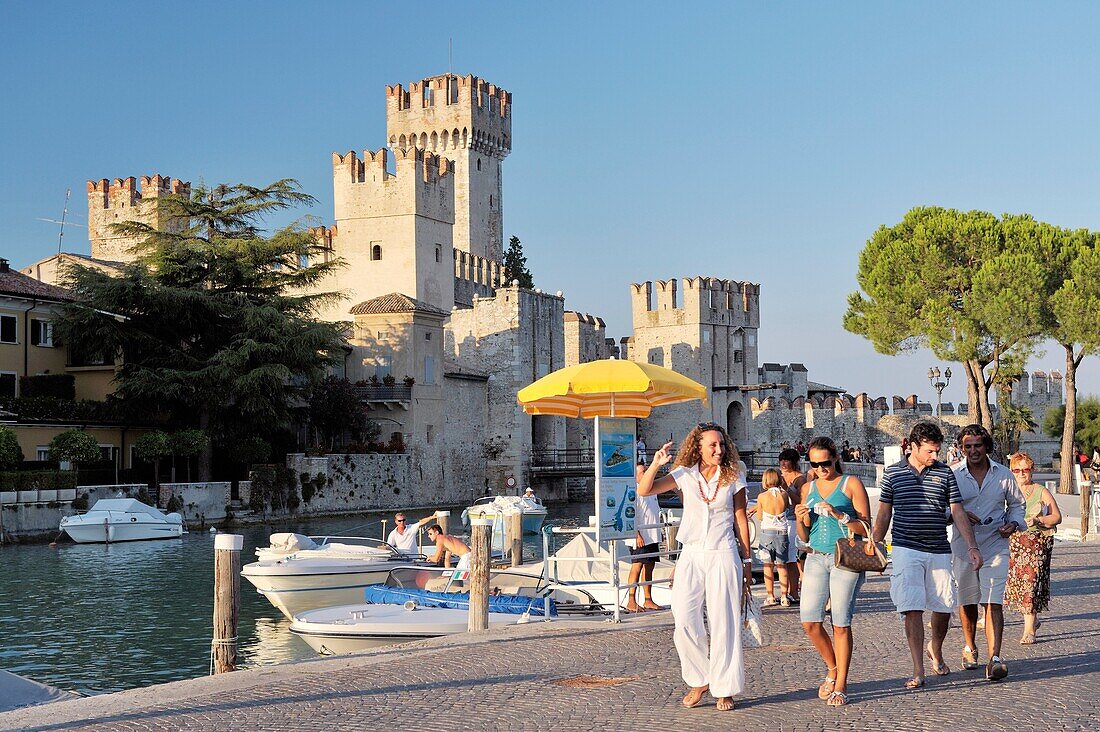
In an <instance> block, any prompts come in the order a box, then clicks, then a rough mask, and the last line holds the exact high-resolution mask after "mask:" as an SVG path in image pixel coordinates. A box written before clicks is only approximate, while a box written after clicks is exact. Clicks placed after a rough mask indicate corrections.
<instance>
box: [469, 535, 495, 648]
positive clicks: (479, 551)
mask: <svg viewBox="0 0 1100 732" xmlns="http://www.w3.org/2000/svg"><path fill="white" fill-rule="evenodd" d="M492 532H493V521H492V519H487V518H482V517H476V518H475V517H473V516H471V517H470V578H469V580H468V582H469V587H470V619H469V623H468V625H467V629H468V630H469V631H470V632H471V633H479V632H482V631H486V630H488V629H489V561H490V557H489V544H490V536H491V535H492Z"/></svg>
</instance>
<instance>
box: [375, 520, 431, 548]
mask: <svg viewBox="0 0 1100 732" xmlns="http://www.w3.org/2000/svg"><path fill="white" fill-rule="evenodd" d="M432 521H435V514H434V513H433V514H432V515H431V516H425V517H424V518H422V519H420V520H419V521H417V522H416V523H415V524H413V525H412V526H409V522H408V519H406V518H405V514H403V513H398V514H395V515H394V517H393V523H394V529H393V531H391V532H390V535H389V536H387V537H386V543H387V544H389V545H390V546H392V547H393V548H394V549H396V550H397V551H399V552H401V553H402V554H419V553H420V550H419V549H418V547H417V546H416V535H417V533H418V532H419V531H420V527H421V526H423V525H424V524H427V523H431V522H432Z"/></svg>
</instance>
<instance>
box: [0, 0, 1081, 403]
mask: <svg viewBox="0 0 1100 732" xmlns="http://www.w3.org/2000/svg"><path fill="white" fill-rule="evenodd" d="M958 5H959V4H958V3H929V2H925V3H908V4H902V3H818V2H814V3H790V2H771V3H744V2H738V3H729V2H725V3H713V4H710V3H680V4H665V3H661V4H657V3H638V2H632V3H572V2H558V3H554V4H552V5H545V4H543V6H542V7H540V4H536V3H465V4H462V3H454V2H449V3H423V2H404V3H399V4H398V3H394V4H389V3H387V4H382V3H361V2H357V3H350V2H349V3H336V2H327V3H309V4H306V3H299V4H292V3H288V2H265V3H260V2H231V3H226V2H220V3H211V2H191V3H175V4H171V5H169V4H165V3H103V4H94V5H93V4H89V3H71V2H51V3H15V2H12V1H11V0H7V1H6V2H3V3H0V63H2V65H3V68H4V74H3V77H2V79H0V85H2V89H0V92H2V98H3V100H4V105H3V106H4V108H5V111H4V113H3V114H0V160H2V171H3V174H2V175H0V220H2V221H3V222H4V224H5V235H4V239H3V243H2V245H0V255H2V256H6V257H7V258H9V259H10V260H11V261H12V264H13V265H16V266H23V265H26V264H29V263H30V262H33V261H35V260H37V259H39V258H42V257H45V256H48V255H49V254H51V253H52V252H54V251H56V249H57V227H56V226H55V225H53V224H49V223H45V222H42V221H38V220H37V218H38V217H42V218H54V219H56V218H59V215H60V213H61V209H62V205H63V203H64V196H65V189H66V188H70V187H71V188H72V189H73V202H72V204H71V206H70V216H71V217H72V220H74V221H76V223H82V222H83V221H84V220H86V216H87V204H86V191H85V181H86V180H88V179H89V178H94V179H99V178H115V177H125V176H128V175H135V176H140V175H145V174H152V173H158V172H159V173H161V174H165V175H171V176H175V177H180V178H183V179H185V180H192V181H199V180H205V181H207V182H209V183H216V182H222V181H230V182H236V181H244V182H249V183H263V182H268V181H270V180H274V179H276V178H281V177H294V178H297V179H298V180H300V181H301V183H302V185H303V187H304V188H305V190H306V191H307V192H309V193H311V194H313V195H314V196H316V197H317V198H318V199H319V203H318V204H317V205H316V206H315V207H314V208H313V209H312V210H311V211H303V212H301V213H302V214H303V215H304V214H312V215H313V216H316V217H317V219H318V220H319V221H320V222H324V223H326V224H329V223H331V220H332V179H331V175H332V174H331V162H330V160H331V158H330V153H331V152H333V151H337V150H338V151H346V150H362V149H365V148H372V149H376V148H378V147H381V146H382V145H383V144H384V142H385V85H386V84H388V83H389V84H392V83H407V82H409V81H412V80H415V79H420V78H422V77H424V76H428V75H432V74H437V73H442V72H445V71H446V70H447V68H448V39H451V38H453V44H454V56H453V58H454V61H453V70H454V71H455V72H456V73H461V74H466V73H474V74H477V75H479V76H481V77H484V78H486V79H488V80H489V81H491V82H493V83H495V84H498V85H500V86H502V87H504V88H505V89H508V90H509V91H511V92H512V93H513V95H514V98H513V102H514V116H513V152H512V154H511V156H510V157H509V158H508V159H507V161H506V162H505V167H504V185H505V191H504V213H505V233H506V235H511V234H516V235H518V236H519V237H520V238H521V239H522V240H523V242H524V248H525V253H526V254H527V256H528V264H529V267H530V268H531V270H532V272H533V273H534V276H535V282H536V285H537V286H539V287H541V288H543V289H545V290H549V291H557V290H562V291H564V293H565V295H566V298H567V301H566V304H567V307H569V308H571V309H576V310H581V311H586V312H591V313H593V314H597V315H601V316H602V317H603V318H604V319H605V320H606V321H607V324H608V331H609V335H612V336H614V337H616V338H618V337H620V336H622V335H627V334H629V330H630V311H629V308H630V302H629V284H630V283H631V282H639V281H643V280H646V279H659V278H660V279H664V278H668V277H672V276H693V275H697V274H698V275H711V276H718V277H726V278H733V279H748V280H752V281H756V282H760V283H761V284H762V291H761V300H762V306H761V312H762V316H761V320H762V323H761V332H760V347H761V352H760V353H761V360H762V361H778V362H789V361H801V362H803V363H805V364H806V365H807V366H808V367H809V369H810V378H811V379H814V380H816V381H822V382H826V383H831V384H835V385H839V386H843V387H845V388H847V389H848V390H849V391H851V392H853V393H856V392H860V391H867V392H868V393H870V394H872V395H873V396H878V395H887V396H889V395H892V394H908V393H911V392H915V393H917V394H918V395H919V396H921V397H922V398H923V399H926V400H929V399H934V394H933V392H932V390H931V389H930V388H929V386H928V381H927V379H926V378H925V376H924V374H925V372H926V371H927V369H928V366H930V365H932V364H933V363H936V362H935V360H934V359H933V357H932V355H931V354H930V353H928V352H918V353H916V354H912V355H907V356H904V357H899V358H889V357H886V356H882V355H879V354H876V353H875V352H874V350H873V349H872V348H871V347H870V345H869V344H868V343H866V342H865V341H863V340H862V339H860V338H858V337H856V336H853V335H850V334H848V333H846V332H845V331H844V330H843V328H842V327H841V324H840V320H841V316H842V315H843V312H844V309H845V299H846V297H847V295H848V293H849V292H851V291H852V290H854V289H855V287H856V285H855V268H856V261H857V257H858V254H859V251H860V249H861V248H862V247H863V245H864V243H865V242H866V240H867V238H868V237H869V236H870V235H871V233H872V232H873V231H874V229H875V228H876V227H877V226H878V225H880V224H891V223H894V222H896V221H897V220H899V219H900V218H901V216H902V215H903V214H904V212H905V211H906V210H907V209H909V208H911V207H912V206H916V205H942V206H950V207H955V208H962V209H972V208H976V209H984V210H988V211H993V212H996V213H1001V212H1029V213H1031V214H1033V215H1035V216H1036V217H1038V218H1040V219H1043V220H1047V221H1050V222H1052V223H1056V224H1060V225H1064V226H1073V227H1078V226H1083V227H1089V228H1093V229H1097V228H1100V211H1098V210H1097V206H1096V203H1095V202H1096V201H1097V200H1098V199H1100V196H1098V195H1097V194H1098V192H1100V172H1098V171H1100V166H1097V165H1096V160H1097V153H1098V147H1100V135H1097V133H1096V131H1095V130H1096V123H1095V119H1096V116H1097V111H1098V110H1097V106H1098V97H1097V91H1098V89H1100V78H1098V72H1097V69H1100V47H1098V46H1097V44H1096V43H1095V29H1096V28H1097V25H1098V23H1097V21H1098V20H1100V9H1098V8H1097V7H1094V6H1088V5H1086V4H1084V3H1066V4H1057V3H1043V4H1037V3H1008V2H998V3H968V4H966V7H958ZM544 8H550V9H544ZM65 241H66V247H65V248H66V250H69V251H77V252H87V251H88V250H89V249H88V243H87V237H86V234H85V233H84V232H83V231H82V230H81V229H79V228H75V227H74V228H70V229H68V231H67V234H66V237H65ZM941 365H942V364H941ZM1031 367H1032V368H1041V369H1044V370H1051V369H1058V370H1061V369H1063V368H1064V356H1063V354H1062V353H1061V351H1060V350H1059V349H1058V348H1057V347H1056V346H1052V347H1050V348H1048V349H1047V352H1046V355H1045V356H1044V357H1042V358H1039V359H1036V360H1035V361H1034V362H1033V363H1032V364H1031ZM1080 381H1081V387H1082V391H1084V392H1091V393H1100V366H1098V365H1097V359H1095V358H1093V359H1089V360H1087V361H1086V362H1085V364H1084V366H1083V368H1082V372H1081V375H1080ZM944 398H945V400H950V401H959V400H965V389H964V387H963V383H962V381H961V379H955V380H953V382H952V384H951V386H950V387H949V388H948V391H947V392H945V396H944Z"/></svg>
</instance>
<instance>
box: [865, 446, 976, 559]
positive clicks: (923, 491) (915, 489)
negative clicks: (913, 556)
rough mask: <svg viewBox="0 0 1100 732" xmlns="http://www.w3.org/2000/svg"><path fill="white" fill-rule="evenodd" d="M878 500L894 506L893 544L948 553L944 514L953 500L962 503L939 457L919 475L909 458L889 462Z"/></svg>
mask: <svg viewBox="0 0 1100 732" xmlns="http://www.w3.org/2000/svg"><path fill="white" fill-rule="evenodd" d="M878 500H879V503H888V504H890V505H891V506H892V507H893V529H892V530H891V536H892V537H893V543H894V546H902V547H905V548H906V549H913V550H915V551H918V552H926V553H928V554H950V553H951V544H949V543H948V541H947V517H948V515H950V514H949V511H950V509H951V504H952V503H962V495H961V494H960V493H959V484H958V483H956V482H955V474H954V473H953V472H951V468H950V467H948V466H947V464H946V463H941V462H940V461H939V460H937V461H936V462H934V463H932V465H931V467H928V468H925V469H924V471H923V472H922V473H921V474H920V475H919V476H918V475H917V474H916V473H915V472H913V470H912V468H910V467H909V460H908V459H903V460H902V461H901V462H898V463H895V464H893V465H890V466H889V467H887V468H886V470H885V471H884V472H883V474H882V480H881V481H880V482H879V499H878Z"/></svg>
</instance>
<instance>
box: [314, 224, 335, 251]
mask: <svg viewBox="0 0 1100 732" xmlns="http://www.w3.org/2000/svg"><path fill="white" fill-rule="evenodd" d="M307 231H308V232H309V233H310V235H312V236H313V238H314V240H316V242H317V246H319V247H324V248H325V249H334V248H335V245H336V235H337V234H338V233H339V232H338V231H337V229H336V224H333V225H332V226H329V227H325V226H311V227H309V228H308V229H307Z"/></svg>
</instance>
